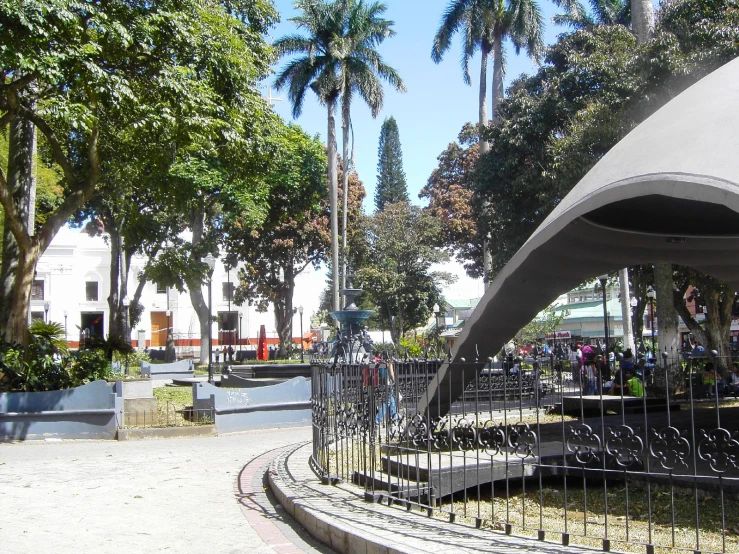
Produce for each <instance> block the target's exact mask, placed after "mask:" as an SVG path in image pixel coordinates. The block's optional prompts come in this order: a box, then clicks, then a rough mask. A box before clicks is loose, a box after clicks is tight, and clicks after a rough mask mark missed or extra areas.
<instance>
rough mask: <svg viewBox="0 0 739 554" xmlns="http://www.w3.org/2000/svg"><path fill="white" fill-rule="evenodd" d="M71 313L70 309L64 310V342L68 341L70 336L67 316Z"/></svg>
mask: <svg viewBox="0 0 739 554" xmlns="http://www.w3.org/2000/svg"><path fill="white" fill-rule="evenodd" d="M68 315H69V311H68V310H64V342H65V343H66V342H67V341H68V340H69V338H68V337H67V316H68Z"/></svg>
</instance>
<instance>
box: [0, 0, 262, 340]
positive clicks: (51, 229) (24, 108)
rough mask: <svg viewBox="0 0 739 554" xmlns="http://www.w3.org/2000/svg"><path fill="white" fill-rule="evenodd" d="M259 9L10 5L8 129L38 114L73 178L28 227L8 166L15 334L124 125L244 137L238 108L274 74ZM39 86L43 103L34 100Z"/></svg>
mask: <svg viewBox="0 0 739 554" xmlns="http://www.w3.org/2000/svg"><path fill="white" fill-rule="evenodd" d="M260 7H261V8H260V10H257V9H255V6H254V5H250V3H239V2H232V3H230V4H229V12H228V13H227V12H226V10H225V9H224V7H223V6H222V5H221V4H219V3H217V2H215V1H214V0H206V1H200V0H197V1H196V0H184V1H180V0H178V1H177V2H174V1H162V2H157V3H151V2H128V3H125V4H121V3H102V4H100V3H95V4H90V3H79V2H73V1H71V0H29V1H26V2H22V3H9V4H7V6H6V9H5V10H4V12H3V14H2V18H3V19H2V23H1V25H2V28H3V31H4V32H3V34H2V38H0V40H1V41H2V48H0V73H1V74H2V77H3V82H4V86H3V88H2V89H0V110H1V111H2V114H3V115H2V116H0V126H2V127H4V126H6V125H7V124H8V123H9V122H10V121H11V120H12V119H13V118H15V117H20V118H22V119H25V120H28V121H30V122H32V123H33V125H34V126H35V128H36V130H37V131H38V132H39V133H40V135H43V139H44V142H43V144H45V147H46V149H47V150H46V152H45V155H46V156H48V158H49V159H50V160H53V162H54V163H55V164H57V165H58V166H59V168H60V169H61V173H62V174H63V176H64V179H63V200H62V202H61V203H60V205H59V206H58V207H57V208H56V209H55V210H54V211H53V213H51V214H50V215H49V217H48V219H47V220H46V222H45V223H44V225H43V226H42V227H41V228H40V229H39V230H38V232H37V233H35V234H33V235H31V234H30V233H29V230H28V229H27V228H26V226H25V225H24V222H23V219H22V217H21V213H20V211H19V204H18V203H17V201H16V199H15V198H13V195H12V192H11V190H10V189H9V187H8V183H7V180H6V178H5V175H4V174H0V204H2V206H3V208H4V210H5V224H6V228H8V229H9V230H10V232H12V234H13V236H14V238H15V240H16V242H17V244H18V250H19V254H18V257H17V260H18V261H17V269H16V275H15V280H14V283H13V287H12V294H11V314H12V315H11V318H10V321H9V322H7V323H5V322H3V324H4V325H5V336H6V337H7V338H9V339H14V340H19V341H21V342H25V341H26V339H27V334H26V321H27V313H28V312H27V310H28V298H29V295H30V288H31V284H32V280H33V274H34V270H35V266H36V263H37V261H38V258H39V256H40V255H41V254H42V253H43V251H44V250H45V249H46V247H47V246H48V245H49V243H50V242H51V240H52V239H53V237H54V235H55V234H56V232H57V231H58V230H59V228H61V226H62V225H64V224H65V223H66V222H67V221H68V219H69V218H70V216H71V215H72V214H74V213H75V212H76V211H77V210H79V209H80V208H81V207H82V206H84V205H85V204H86V202H88V201H89V200H90V199H91V198H92V197H93V196H94V195H95V194H97V193H98V192H99V184H100V180H101V176H102V174H103V171H104V167H103V163H104V160H105V159H107V156H106V148H108V147H109V146H111V147H112V144H111V143H110V142H108V141H109V140H110V138H111V137H116V136H118V134H119V133H122V132H124V131H126V130H127V129H136V128H148V129H151V130H160V129H162V128H163V127H165V126H167V125H169V124H171V123H172V122H177V124H178V126H179V129H180V130H181V133H182V134H181V137H183V138H184V137H189V138H191V139H192V138H210V139H215V138H218V137H230V136H239V131H238V127H239V126H241V127H242V128H248V127H249V124H250V123H249V119H250V117H249V116H250V114H249V113H248V110H235V109H232V106H233V104H234V102H240V101H242V100H243V99H244V96H243V92H244V91H254V90H255V87H254V86H253V84H254V81H255V80H256V79H258V78H261V77H262V76H264V75H265V74H266V71H267V70H268V66H267V64H268V61H269V56H268V49H267V46H266V44H264V40H263V38H262V36H261V34H260V33H261V32H262V31H263V30H264V26H265V24H266V22H268V21H269V20H271V19H273V18H274V17H275V16H276V14H275V13H274V11H273V10H272V9H271V8H270V7H269V6H267V5H266V4H264V3H260ZM252 18H253V19H252ZM250 22H254V25H253V26H252V27H251V28H250V26H249V24H250ZM31 88H33V89H34V91H35V93H36V94H37V95H38V99H39V101H38V102H35V103H33V102H30V101H28V98H29V97H30V94H28V91H29V90H30V89H31ZM162 100H164V102H163V101H162ZM252 103H253V100H252ZM245 139H246V137H245ZM213 142H215V140H214V141H213ZM245 143H248V140H245ZM40 144H41V141H40Z"/></svg>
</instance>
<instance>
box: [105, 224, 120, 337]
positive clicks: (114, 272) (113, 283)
mask: <svg viewBox="0 0 739 554" xmlns="http://www.w3.org/2000/svg"><path fill="white" fill-rule="evenodd" d="M111 223H112V225H110V228H108V229H106V230H107V231H108V234H109V235H110V294H109V295H108V312H109V313H110V316H109V318H108V336H109V337H116V336H117V337H122V336H123V323H122V319H123V316H122V313H121V297H120V296H119V294H118V287H119V283H120V280H119V279H120V275H121V232H120V231H121V228H120V224H119V222H117V221H116V222H113V221H112V218H111Z"/></svg>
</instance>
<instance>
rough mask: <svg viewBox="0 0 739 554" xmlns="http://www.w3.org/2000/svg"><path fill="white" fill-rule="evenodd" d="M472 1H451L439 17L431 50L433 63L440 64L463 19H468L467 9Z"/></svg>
mask: <svg viewBox="0 0 739 554" xmlns="http://www.w3.org/2000/svg"><path fill="white" fill-rule="evenodd" d="M473 1H474V0H451V1H450V2H449V4H447V7H446V9H445V10H444V14H443V15H442V16H441V23H440V24H439V29H438V30H437V31H436V35H435V36H434V44H433V46H432V48H431V59H432V60H433V61H434V63H440V62H441V60H442V59H443V57H444V54H445V53H446V51H447V50H449V47H450V46H451V44H452V37H453V36H454V34H455V33H456V32H457V31H459V30H460V26H461V25H462V22H463V21H464V20H465V19H468V15H469V13H468V12H469V7H470V4H471V3H473Z"/></svg>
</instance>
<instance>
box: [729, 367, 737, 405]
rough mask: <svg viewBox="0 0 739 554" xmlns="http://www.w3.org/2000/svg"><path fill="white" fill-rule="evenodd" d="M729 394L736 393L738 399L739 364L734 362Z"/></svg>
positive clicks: (730, 376)
mask: <svg viewBox="0 0 739 554" xmlns="http://www.w3.org/2000/svg"><path fill="white" fill-rule="evenodd" d="M728 382H729V394H731V393H732V392H733V393H734V398H737V397H738V396H737V393H739V362H733V363H732V364H731V373H730V374H729V379H728Z"/></svg>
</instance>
